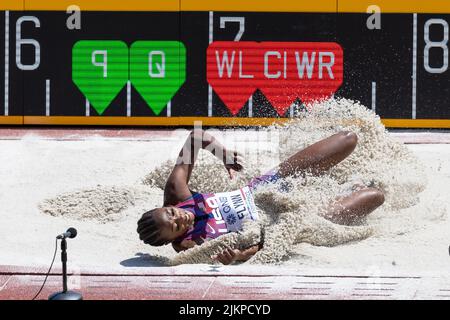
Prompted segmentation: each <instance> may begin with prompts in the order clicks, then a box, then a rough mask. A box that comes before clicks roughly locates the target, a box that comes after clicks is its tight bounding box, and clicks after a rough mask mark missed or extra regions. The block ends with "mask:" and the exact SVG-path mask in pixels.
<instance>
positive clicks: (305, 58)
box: [0, 0, 450, 128]
mask: <svg viewBox="0 0 450 320" xmlns="http://www.w3.org/2000/svg"><path fill="white" fill-rule="evenodd" d="M449 23H450V1H449V0H429V1H420V0H411V1H408V2H406V1H401V0H379V1H365V0H364V1H363V0H361V1H359V0H320V1H317V3H314V2H311V1H304V0H287V1H278V2H275V1H268V0H246V1H237V0H222V1H217V0H208V1H202V0H128V1H119V0H108V1H106V0H91V1H89V0H20V1H18V0H2V2H1V3H0V124H18V125H21V124H26V125H29V124H46V125H158V126H159V125H169V126H170V125H191V124H193V122H194V121H196V120H201V121H203V124H204V125H225V126H226V125H237V126H239V125H268V124H271V123H273V122H283V121H285V120H286V119H288V118H289V117H292V116H293V104H297V105H301V104H306V105H307V104H308V103H310V102H312V101H315V100H318V99H319V100H320V99H324V98H328V97H331V96H334V97H345V98H350V99H354V100H359V101H361V102H362V103H363V104H364V105H366V106H367V107H369V108H371V109H373V110H374V111H375V112H376V113H377V114H378V115H380V117H381V118H382V121H383V122H384V123H385V125H386V126H387V127H420V128H450V99H449V97H450V70H449Z"/></svg>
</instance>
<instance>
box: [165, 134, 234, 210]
mask: <svg viewBox="0 0 450 320" xmlns="http://www.w3.org/2000/svg"><path fill="white" fill-rule="evenodd" d="M200 149H206V150H209V151H210V152H211V153H213V154H214V155H215V156H216V157H218V158H219V159H220V160H222V161H223V162H224V164H225V167H226V168H227V170H228V172H229V173H230V175H231V170H236V171H240V170H241V169H242V165H241V164H240V163H241V162H242V160H241V158H240V157H239V156H238V155H237V153H236V152H235V151H227V150H226V148H225V147H224V146H223V145H222V144H221V143H220V142H219V141H217V140H216V139H215V138H214V137H213V136H212V135H210V134H208V133H207V132H205V131H204V130H202V129H194V130H193V131H191V133H190V134H189V136H188V137H187V139H186V142H185V143H184V145H183V148H182V149H181V151H180V153H179V155H178V159H177V162H176V164H175V167H174V168H173V170H172V173H171V174H170V176H169V178H168V179H167V182H166V186H165V188H164V206H166V205H176V204H177V203H179V202H181V201H183V200H185V199H186V198H188V197H190V196H191V191H190V190H189V187H188V183H189V179H190V177H191V173H192V169H193V168H194V164H195V161H196V160H197V156H198V152H199V150H200Z"/></svg>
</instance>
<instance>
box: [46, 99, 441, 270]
mask: <svg viewBox="0 0 450 320" xmlns="http://www.w3.org/2000/svg"><path fill="white" fill-rule="evenodd" d="M341 130H349V131H353V132H355V133H356V134H357V135H358V138H359V142H358V146H357V148H356V149H355V151H354V152H353V153H352V155H351V156H350V157H348V158H347V159H346V160H344V161H343V162H341V163H340V164H338V165H337V166H336V167H334V168H332V169H331V170H330V171H329V172H327V173H326V174H325V175H322V176H320V177H314V176H312V175H307V176H306V177H304V178H289V179H285V180H284V181H281V182H280V183H283V184H288V185H289V187H290V191H289V193H285V192H280V191H279V190H280V188H279V186H278V185H277V184H275V185H271V186H268V187H264V188H260V189H259V190H258V191H257V192H256V194H255V200H256V203H257V205H258V206H259V208H260V210H261V213H262V214H263V216H264V215H265V216H266V218H265V219H262V221H260V223H258V226H249V227H248V228H247V229H246V230H244V232H243V234H242V235H238V236H236V235H227V236H226V237H224V238H221V239H217V240H215V241H211V243H209V244H208V245H202V246H200V247H198V248H195V249H192V250H188V251H187V252H184V253H182V254H178V255H176V254H175V253H174V252H173V250H172V248H170V246H165V247H160V248H152V247H149V246H145V249H144V250H142V251H143V252H146V253H147V254H148V255H146V257H147V258H149V257H150V260H149V261H154V262H158V263H163V264H169V265H173V264H180V263H212V261H211V259H210V258H209V257H210V255H211V254H213V253H216V252H217V250H220V249H221V248H222V247H223V245H224V244H225V243H227V244H229V245H230V244H231V245H233V246H236V247H245V246H247V245H248V244H249V243H251V242H257V241H259V239H260V238H261V234H264V238H265V239H264V241H265V248H264V249H263V250H262V251H261V252H259V253H258V254H257V255H256V256H255V257H254V258H253V259H251V260H250V261H249V263H272V264H273V263H280V262H283V263H285V264H289V263H299V261H296V260H298V259H294V260H295V261H294V260H292V259H288V258H289V257H293V256H296V255H298V254H300V253H301V252H302V251H303V250H304V248H305V245H306V246H307V245H308V244H309V245H314V246H320V247H333V246H337V245H340V244H343V243H348V242H352V241H357V240H362V239H366V238H369V239H368V240H366V241H377V239H382V238H383V237H387V238H389V237H395V236H398V235H403V234H406V233H408V232H412V231H414V230H416V229H417V228H418V225H420V223H418V220H417V219H420V218H425V219H429V218H431V219H437V220H439V219H446V208H445V206H443V205H437V204H434V205H433V206H434V208H435V209H434V213H433V214H429V213H427V214H428V215H427V216H426V217H424V216H423V217H420V216H418V215H421V214H423V213H421V212H422V210H419V212H420V213H418V212H416V210H410V211H412V212H413V213H412V212H409V211H408V210H407V209H408V208H411V207H413V206H415V207H416V208H417V207H419V206H420V203H419V200H418V199H419V194H420V192H421V191H423V190H424V189H425V187H426V183H427V178H426V174H425V172H424V166H423V164H421V163H420V161H418V159H417V157H416V156H415V155H414V154H413V153H412V152H411V151H410V150H409V149H408V148H406V147H405V146H404V145H402V144H400V143H398V142H396V141H394V140H393V139H392V138H391V137H390V136H389V135H388V133H387V132H386V131H385V129H384V127H383V125H382V124H381V122H380V120H379V118H378V117H377V116H376V115H375V114H373V113H372V112H371V111H370V110H368V109H367V108H365V107H364V106H361V105H360V104H358V103H356V102H353V101H350V100H345V99H341V100H329V101H326V102H322V103H320V104H316V105H313V106H312V107H311V108H310V109H309V112H304V111H303V112H300V111H298V112H297V115H296V118H295V119H294V120H292V121H290V122H289V123H288V124H286V125H284V126H274V127H270V128H261V129H260V131H262V132H264V131H265V132H266V133H267V132H268V133H269V134H271V135H272V136H276V138H277V139H276V140H277V142H278V148H277V150H266V152H265V153H263V154H258V159H257V160H258V163H257V164H255V165H253V164H252V163H249V162H248V161H247V168H246V170H245V171H244V172H242V173H241V174H238V175H237V177H236V179H234V180H232V181H230V180H229V178H228V175H227V173H226V171H225V170H224V168H223V165H222V164H221V163H220V161H218V160H217V159H215V158H214V157H213V156H211V155H210V154H209V153H207V152H205V151H202V152H201V153H200V155H199V159H198V162H197V164H196V167H195V169H194V171H193V174H192V177H191V181H190V188H191V189H193V190H196V191H199V192H218V191H229V190H234V189H236V188H239V187H241V186H243V185H245V184H246V183H247V182H248V181H249V180H250V179H251V178H252V177H254V176H257V175H260V174H261V173H263V172H264V171H265V170H267V169H268V168H270V166H265V167H264V165H262V164H263V163H270V160H271V159H272V160H273V159H274V158H278V159H285V158H287V157H288V156H290V155H291V154H293V153H294V152H296V151H297V150H300V149H303V148H304V147H306V146H308V145H310V144H312V143H314V142H316V141H318V140H320V139H323V138H325V137H328V136H330V135H332V134H334V133H336V132H338V131H341ZM183 141H184V139H182V141H181V142H183ZM241 151H242V150H241ZM244 153H245V152H244ZM171 154H172V155H173V151H172V152H171ZM275 155H276V157H274V156H275ZM249 158H251V157H249ZM272 162H273V161H272ZM172 167H173V161H172V160H170V159H169V160H168V161H166V162H163V163H162V164H160V165H159V166H157V167H156V168H153V169H152V170H151V171H150V172H149V173H148V174H143V176H142V177H141V179H140V180H141V181H140V182H139V183H135V184H133V185H131V184H130V185H129V186H126V185H110V186H105V185H101V186H96V187H94V188H88V189H78V190H73V191H69V192H66V193H63V194H58V195H56V196H55V197H51V198H47V199H44V200H43V201H41V202H40V203H39V209H40V211H41V212H42V213H44V214H48V215H51V216H63V217H66V218H71V219H74V220H77V221H92V222H94V223H97V224H98V223H100V224H108V223H113V222H114V223H116V224H118V223H120V222H122V223H123V224H126V225H128V226H129V230H131V229H132V227H133V223H134V224H135V223H136V221H137V219H138V218H139V216H140V215H141V214H142V213H143V212H145V211H147V210H150V209H152V208H154V207H156V206H160V205H161V203H162V188H163V187H164V183H165V181H166V179H167V177H168V175H169V173H170V171H171V169H172ZM358 184H363V185H366V186H374V187H377V188H380V189H381V190H383V191H384V193H385V196H386V202H385V204H384V205H383V206H382V207H380V208H378V209H377V210H376V211H375V212H374V213H372V214H371V215H370V216H369V218H368V219H366V220H365V221H361V222H360V225H358V226H341V225H337V224H334V223H331V222H330V221H328V220H326V216H325V218H324V208H325V204H328V203H331V202H332V201H333V200H334V199H335V198H336V197H338V196H342V195H346V194H348V193H350V192H351V191H352V190H355V185H358ZM155 195H157V196H156V197H155ZM155 199H157V201H155ZM414 215H416V216H414ZM433 217H434V218H433ZM133 219H134V220H133ZM133 231H134V230H133ZM133 236H134V237H135V240H136V241H138V238H137V235H136V234H135V235H133V234H131V233H130V234H128V237H130V238H132V237H133ZM112 238H114V237H112ZM249 239H251V240H249ZM370 239H372V240H370ZM136 246H137V245H136ZM344 247H345V246H344ZM151 257H153V258H151ZM289 260H291V261H289ZM300 263H304V261H301V262H300Z"/></svg>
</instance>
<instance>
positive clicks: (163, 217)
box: [154, 207, 195, 242]
mask: <svg viewBox="0 0 450 320" xmlns="http://www.w3.org/2000/svg"><path fill="white" fill-rule="evenodd" d="M194 218H195V216H194V214H193V213H192V212H189V211H186V210H184V209H180V208H176V207H163V208H161V209H159V210H157V211H156V212H155V213H154V219H155V222H156V223H157V225H158V226H159V228H160V238H161V239H164V240H166V241H168V242H172V241H173V240H175V239H176V238H178V237H180V236H182V235H183V234H185V233H186V232H187V231H188V230H189V228H190V227H192V226H193V225H194Z"/></svg>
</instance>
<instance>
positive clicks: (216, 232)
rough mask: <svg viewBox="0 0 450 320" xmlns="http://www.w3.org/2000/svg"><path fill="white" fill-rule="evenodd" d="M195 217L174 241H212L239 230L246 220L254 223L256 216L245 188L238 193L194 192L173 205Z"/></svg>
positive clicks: (247, 189) (250, 193)
mask: <svg viewBox="0 0 450 320" xmlns="http://www.w3.org/2000/svg"><path fill="white" fill-rule="evenodd" d="M176 207H178V208H182V209H184V210H188V211H190V212H192V213H193V214H194V215H195V221H194V226H193V227H192V228H191V229H190V230H188V232H187V233H186V234H184V235H183V236H181V237H179V238H178V239H176V240H175V242H176V243H180V242H181V241H183V240H193V241H195V242H197V243H198V240H200V241H201V240H209V239H215V238H217V237H219V236H221V235H223V234H226V233H228V232H234V231H240V230H242V222H243V221H244V220H245V219H251V220H257V219H258V214H257V210H256V206H255V202H254V200H253V195H252V192H251V190H250V188H249V187H248V186H246V187H244V188H241V189H239V190H235V191H231V192H221V193H203V194H202V193H194V194H193V195H192V196H191V197H190V198H188V199H187V200H185V201H183V202H181V203H179V204H177V205H176Z"/></svg>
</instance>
